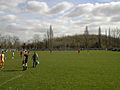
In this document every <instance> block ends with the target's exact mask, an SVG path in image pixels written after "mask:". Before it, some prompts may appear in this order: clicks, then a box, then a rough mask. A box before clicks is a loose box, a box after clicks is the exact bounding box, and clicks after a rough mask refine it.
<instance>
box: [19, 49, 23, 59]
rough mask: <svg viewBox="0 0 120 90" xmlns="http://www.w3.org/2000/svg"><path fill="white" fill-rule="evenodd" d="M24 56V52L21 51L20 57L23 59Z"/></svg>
mask: <svg viewBox="0 0 120 90" xmlns="http://www.w3.org/2000/svg"><path fill="white" fill-rule="evenodd" d="M22 56H23V52H22V50H21V51H20V57H21V58H22Z"/></svg>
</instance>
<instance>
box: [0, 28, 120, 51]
mask: <svg viewBox="0 0 120 90" xmlns="http://www.w3.org/2000/svg"><path fill="white" fill-rule="evenodd" d="M101 32H103V31H102V30H101V27H99V28H98V34H90V33H89V28H88V26H86V27H85V30H84V33H83V34H81V35H80V34H79V35H73V36H64V37H56V38H55V37H53V36H54V33H53V28H52V26H50V28H49V30H48V31H47V32H46V34H45V37H44V39H43V40H42V41H41V38H40V36H39V35H38V34H35V35H34V37H33V39H32V40H29V41H28V42H25V43H23V42H20V39H19V38H18V37H17V36H10V35H0V48H1V49H79V48H120V29H118V28H115V29H110V28H109V29H108V30H105V31H104V32H105V33H104V34H102V33H101Z"/></svg>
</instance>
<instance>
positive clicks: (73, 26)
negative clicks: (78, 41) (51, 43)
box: [0, 0, 120, 41]
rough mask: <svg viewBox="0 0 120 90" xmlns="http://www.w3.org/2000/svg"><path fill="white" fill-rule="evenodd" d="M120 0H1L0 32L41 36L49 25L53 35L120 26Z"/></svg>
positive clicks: (28, 37) (42, 37)
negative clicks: (86, 28)
mask: <svg viewBox="0 0 120 90" xmlns="http://www.w3.org/2000/svg"><path fill="white" fill-rule="evenodd" d="M119 15H120V1H119V0H0V33H1V34H3V35H4V34H5V35H6V34H9V35H12V36H13V35H15V36H18V37H19V38H20V39H21V40H22V41H27V40H30V39H32V38H33V37H34V36H35V35H39V37H40V38H41V40H42V39H44V38H45V37H46V32H47V30H49V27H50V25H52V28H53V32H54V37H61V36H66V35H75V34H83V33H84V30H85V27H86V26H88V30H89V33H91V34H97V32H98V28H99V27H101V28H102V33H103V34H104V33H105V30H108V29H109V28H116V27H118V28H119V26H120V16H119Z"/></svg>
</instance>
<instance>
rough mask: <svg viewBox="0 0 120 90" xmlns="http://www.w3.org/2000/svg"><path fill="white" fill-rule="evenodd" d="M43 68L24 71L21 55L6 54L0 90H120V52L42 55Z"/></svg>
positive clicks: (0, 74)
mask: <svg viewBox="0 0 120 90" xmlns="http://www.w3.org/2000/svg"><path fill="white" fill-rule="evenodd" d="M38 54H39V61H40V64H39V65H38V66H37V67H36V68H32V60H31V59H30V58H29V62H28V70H26V71H22V68H21V67H22V66H21V62H22V59H20V57H19V53H18V52H15V60H12V59H11V53H10V52H8V53H7V54H6V56H7V59H6V61H5V68H4V69H3V70H0V90H120V52H110V51H89V52H87V51H82V52H81V53H80V54H77V52H75V51H56V52H53V53H52V54H50V53H49V52H47V51H40V52H38Z"/></svg>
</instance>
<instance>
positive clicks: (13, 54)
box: [12, 51, 15, 60]
mask: <svg viewBox="0 0 120 90" xmlns="http://www.w3.org/2000/svg"><path fill="white" fill-rule="evenodd" d="M14 56H15V53H14V51H12V60H13V59H14Z"/></svg>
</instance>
